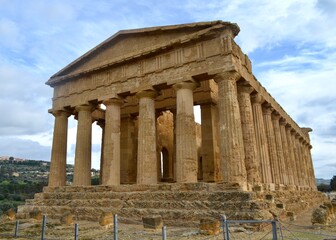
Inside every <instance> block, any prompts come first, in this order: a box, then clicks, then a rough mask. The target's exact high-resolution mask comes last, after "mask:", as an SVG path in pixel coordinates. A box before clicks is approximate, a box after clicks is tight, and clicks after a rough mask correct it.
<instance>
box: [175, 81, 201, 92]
mask: <svg viewBox="0 0 336 240" xmlns="http://www.w3.org/2000/svg"><path fill="white" fill-rule="evenodd" d="M196 87H197V84H196V83H195V82H192V81H183V82H179V83H176V84H174V85H173V88H174V89H175V91H176V90H179V89H190V90H194V89H195V88H196Z"/></svg>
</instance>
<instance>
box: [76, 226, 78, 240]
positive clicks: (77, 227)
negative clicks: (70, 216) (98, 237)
mask: <svg viewBox="0 0 336 240" xmlns="http://www.w3.org/2000/svg"><path fill="white" fill-rule="evenodd" d="M75 240H78V224H77V223H75Z"/></svg>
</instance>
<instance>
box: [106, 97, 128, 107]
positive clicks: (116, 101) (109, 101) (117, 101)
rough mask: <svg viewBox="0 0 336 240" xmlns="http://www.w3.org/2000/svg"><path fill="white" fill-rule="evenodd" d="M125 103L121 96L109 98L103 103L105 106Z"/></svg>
mask: <svg viewBox="0 0 336 240" xmlns="http://www.w3.org/2000/svg"><path fill="white" fill-rule="evenodd" d="M123 103H124V101H123V100H122V99H121V98H109V99H106V100H104V101H103V104H104V105H105V106H108V105H112V104H118V105H119V106H120V105H122V104H123Z"/></svg>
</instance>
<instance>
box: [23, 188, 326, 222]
mask: <svg viewBox="0 0 336 240" xmlns="http://www.w3.org/2000/svg"><path fill="white" fill-rule="evenodd" d="M324 200H325V197H324V195H323V194H322V193H320V192H317V191H288V190H284V191H276V192H271V191H266V190H264V191H257V192H247V191H243V190H242V189H241V188H240V187H237V186H233V185H229V184H218V183H193V184H176V183H173V184H170V183H163V184H158V185H121V186H88V187H55V188H52V187H46V188H44V191H43V193H38V194H35V198H34V199H32V200H27V201H26V204H25V205H23V206H19V208H18V213H17V217H18V218H29V215H30V213H31V212H33V211H36V210H38V211H41V212H42V214H46V215H48V217H49V218H56V219H57V218H60V217H61V216H62V215H63V214H64V213H65V212H70V213H71V214H73V215H74V218H75V219H76V220H89V221H98V220H99V217H100V216H101V215H102V214H103V213H113V214H118V216H119V219H120V220H121V221H127V220H133V221H141V219H142V217H145V216H150V215H160V216H161V217H162V219H163V221H164V224H165V225H180V224H181V223H183V225H184V226H186V225H188V224H190V225H192V224H195V223H199V221H200V219H202V218H205V217H210V218H217V219H220V217H221V215H223V214H225V215H226V216H227V218H229V219H271V218H272V215H271V212H272V213H273V214H274V212H276V211H277V210H279V212H282V213H283V214H285V213H286V212H287V211H289V212H293V213H295V214H297V213H299V212H301V211H303V210H304V209H305V208H308V207H309V206H313V205H315V204H317V203H321V202H323V201H324ZM280 208H281V209H280Z"/></svg>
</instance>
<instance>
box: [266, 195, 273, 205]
mask: <svg viewBox="0 0 336 240" xmlns="http://www.w3.org/2000/svg"><path fill="white" fill-rule="evenodd" d="M265 199H266V201H269V202H271V203H274V196H273V195H272V194H266V195H265Z"/></svg>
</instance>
